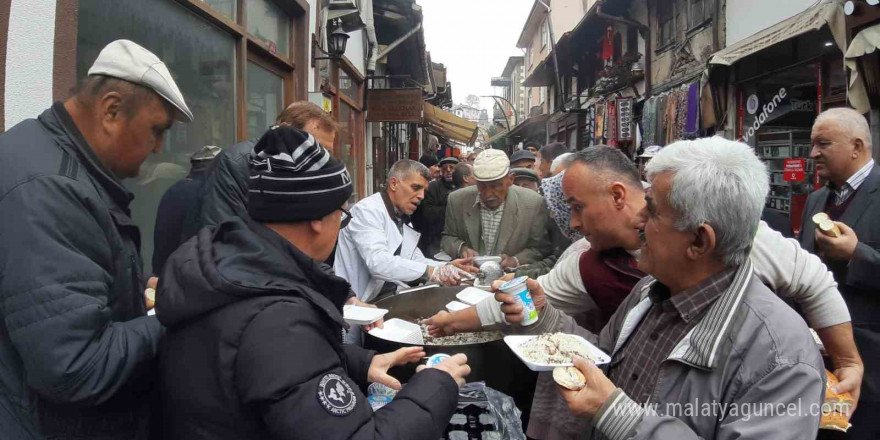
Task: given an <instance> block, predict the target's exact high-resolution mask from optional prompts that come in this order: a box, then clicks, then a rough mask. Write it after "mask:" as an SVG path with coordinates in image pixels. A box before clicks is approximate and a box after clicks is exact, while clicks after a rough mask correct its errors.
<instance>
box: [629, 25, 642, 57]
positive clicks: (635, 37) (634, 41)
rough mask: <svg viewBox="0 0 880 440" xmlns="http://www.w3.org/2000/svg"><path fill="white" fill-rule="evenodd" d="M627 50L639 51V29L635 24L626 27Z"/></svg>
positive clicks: (630, 51) (631, 51)
mask: <svg viewBox="0 0 880 440" xmlns="http://www.w3.org/2000/svg"><path fill="white" fill-rule="evenodd" d="M626 52H627V53H638V52H639V29H638V28H636V27H635V26H629V27H627V28H626Z"/></svg>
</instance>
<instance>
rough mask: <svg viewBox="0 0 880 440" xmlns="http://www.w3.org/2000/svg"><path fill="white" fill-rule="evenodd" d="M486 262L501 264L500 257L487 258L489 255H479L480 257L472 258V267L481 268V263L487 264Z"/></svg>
mask: <svg viewBox="0 0 880 440" xmlns="http://www.w3.org/2000/svg"><path fill="white" fill-rule="evenodd" d="M488 261H494V262H496V263H498V264H501V257H496V256H489V255H480V256H477V257H474V265H475V266H477V267H480V266H482V265H483V263H485V262H488Z"/></svg>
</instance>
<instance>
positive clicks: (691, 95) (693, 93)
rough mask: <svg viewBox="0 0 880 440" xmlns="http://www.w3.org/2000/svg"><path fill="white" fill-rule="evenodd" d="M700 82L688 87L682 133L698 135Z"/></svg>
mask: <svg viewBox="0 0 880 440" xmlns="http://www.w3.org/2000/svg"><path fill="white" fill-rule="evenodd" d="M699 118H700V82H699V81H697V82H694V83H692V84H691V85H690V86H688V104H687V122H686V123H685V126H684V131H685V133H687V134H698V132H699V131H700V120H699Z"/></svg>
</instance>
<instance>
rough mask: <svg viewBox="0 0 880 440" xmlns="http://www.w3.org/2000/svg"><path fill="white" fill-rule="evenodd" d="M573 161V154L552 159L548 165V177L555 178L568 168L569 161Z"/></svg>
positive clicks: (563, 154)
mask: <svg viewBox="0 0 880 440" xmlns="http://www.w3.org/2000/svg"><path fill="white" fill-rule="evenodd" d="M572 160H574V153H562V154H560V155H559V156H557V157H556V159H553V162H552V163H551V164H550V176H547V177H551V176H555V175H557V174H559V173H561V172H563V171H565V169H566V168H568V166H569V165H571V161H572Z"/></svg>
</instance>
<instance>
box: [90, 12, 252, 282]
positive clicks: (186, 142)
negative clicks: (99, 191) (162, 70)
mask: <svg viewBox="0 0 880 440" xmlns="http://www.w3.org/2000/svg"><path fill="white" fill-rule="evenodd" d="M78 14H79V18H78V21H79V27H78V31H77V32H78V33H77V47H76V49H77V50H76V69H77V78H83V77H85V75H86V74H87V72H88V69H89V67H90V66H91V64H92V63H93V62H94V61H95V58H97V56H98V53H99V52H100V51H101V49H103V48H104V46H106V45H107V44H108V43H110V42H111V41H114V40H117V39H121V38H126V39H129V40H132V41H134V42H136V43H138V44H140V45H141V46H144V47H145V48H147V49H148V50H150V51H152V52H153V53H155V54H156V55H157V56H158V57H159V58H161V59H162V60H163V61H164V62H165V64H167V66H168V69H169V70H170V71H171V73H172V75H174V80H175V82H176V83H177V86H178V87H179V88H180V91H181V93H183V96H184V98H185V99H186V103H187V105H188V106H189V108H190V110H192V112H193V114H194V115H195V120H194V121H193V122H192V123H189V124H175V125H174V126H173V127H172V129H171V130H170V131H169V133H168V134H167V135H166V137H165V144H164V145H163V147H162V150H161V151H160V152H159V153H158V154H154V155H151V156H150V157H149V158H148V159H147V161H146V162H145V163H144V165H143V166H142V167H141V172H140V176H138V177H137V178H134V179H128V180H126V181H125V185H126V187H128V188H129V189H130V190H131V191H132V192H133V193H134V195H135V198H134V202H133V203H132V206H131V208H132V218H133V219H134V222H135V224H137V225H138V227H139V228H140V231H141V236H142V240H141V242H142V245H141V250H142V255H143V257H144V263H145V269H146V270H147V271H150V270H152V268H151V265H150V261H151V259H152V253H153V229H154V227H155V223H156V210H157V207H158V205H159V200H160V199H161V197H162V195H163V194H164V193H165V191H166V190H167V189H168V188H169V187H171V185H173V184H174V183H175V182H177V181H178V180H180V179H182V178H184V177H185V176H186V174H187V173H188V171H189V166H190V164H189V157H190V155H191V154H192V153H194V152H196V151H198V149H200V148H201V147H202V146H205V145H217V146H220V147H227V146H229V145H232V144H233V143H234V142H235V139H236V118H235V111H236V102H235V39H234V38H233V37H232V36H231V35H230V34H228V33H226V32H223V31H221V30H219V29H218V28H216V27H215V26H213V25H211V24H210V23H208V22H207V21H205V20H203V19H202V18H200V17H198V16H196V15H195V14H193V13H192V12H190V11H189V10H188V9H186V8H184V7H182V6H180V4H178V3H177V2H176V1H172V0H153V1H150V2H145V1H143V0H90V1H81V2H79V12H78Z"/></svg>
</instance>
